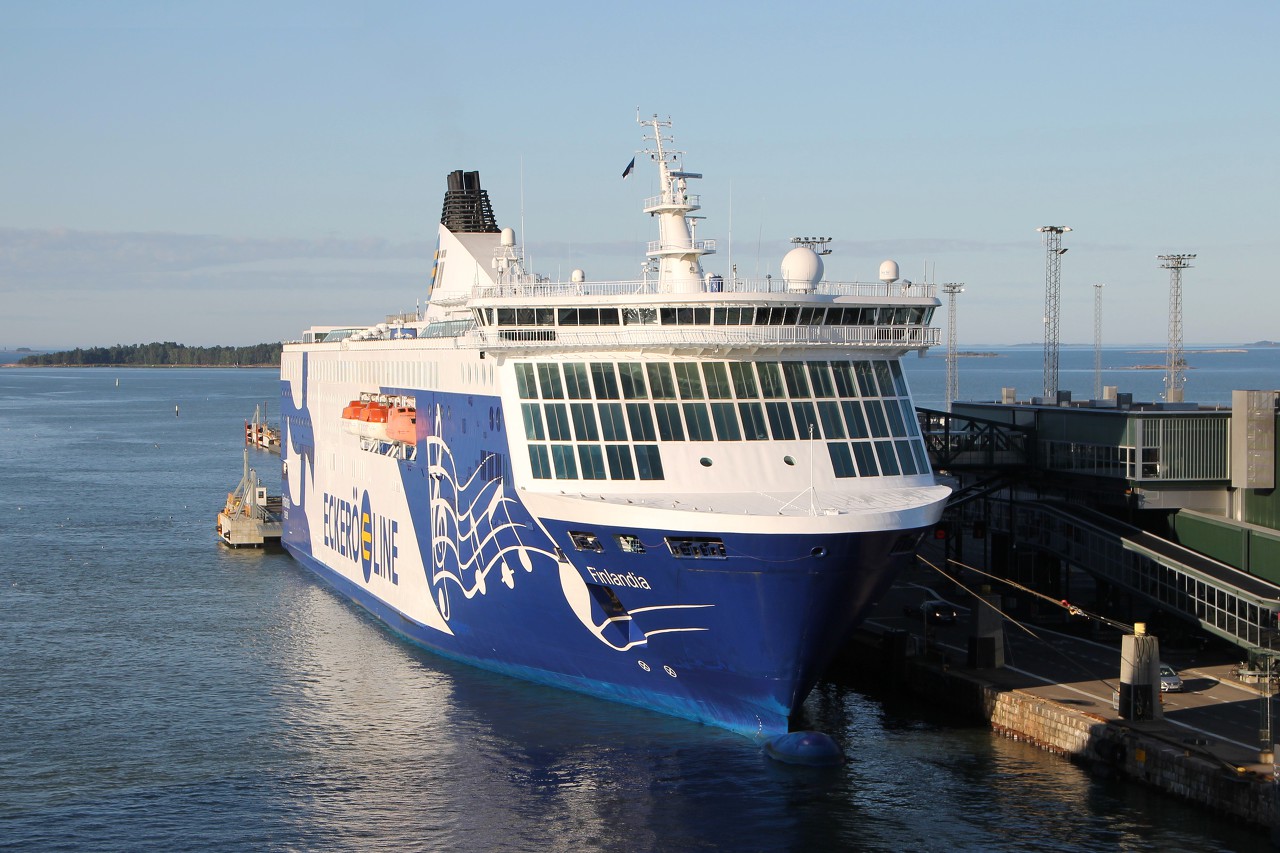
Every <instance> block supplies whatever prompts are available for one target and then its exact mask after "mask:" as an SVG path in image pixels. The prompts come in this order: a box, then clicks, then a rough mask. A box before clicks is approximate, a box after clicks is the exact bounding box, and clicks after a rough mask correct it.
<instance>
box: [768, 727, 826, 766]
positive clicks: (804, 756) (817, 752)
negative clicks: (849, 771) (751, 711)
mask: <svg viewBox="0 0 1280 853" xmlns="http://www.w3.org/2000/svg"><path fill="white" fill-rule="evenodd" d="M764 754H765V755H767V756H769V757H770V758H772V759H773V760H774V761H781V762H783V763H785V764H806V765H808V766H810V767H834V766H836V765H838V764H843V763H844V750H843V749H841V748H840V744H838V743H836V741H835V739H834V738H833V737H831V735H828V734H824V733H823V732H788V733H786V734H785V735H778V736H777V737H775V738H770V739H769V740H767V741H765V744H764Z"/></svg>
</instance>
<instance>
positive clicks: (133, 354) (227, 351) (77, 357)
mask: <svg viewBox="0 0 1280 853" xmlns="http://www.w3.org/2000/svg"><path fill="white" fill-rule="evenodd" d="M280 348H281V344H278V343H276V344H254V345H252V346H247V347H222V346H217V347H189V346H186V345H185V344H177V343H174V342H173V341H166V342H164V343H150V344H127V345H125V344H116V345H115V346H113V347H89V348H88V349H81V348H80V347H76V348H75V349H73V350H67V351H64V352H50V353H44V354H42V355H29V356H27V357H26V358H23V359H21V360H20V361H19V362H18V364H21V365H25V366H27V367H62V366H84V367H96V366H101V365H129V366H137V367H141V366H166V367H167V366H187V367H237V366H244V365H272V366H274V365H279V364H280Z"/></svg>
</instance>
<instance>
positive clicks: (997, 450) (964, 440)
mask: <svg viewBox="0 0 1280 853" xmlns="http://www.w3.org/2000/svg"><path fill="white" fill-rule="evenodd" d="M916 418H917V419H918V420H919V422H920V432H921V434H922V435H923V436H924V443H925V448H926V449H927V450H928V451H929V462H930V464H931V465H933V470H935V471H969V470H975V469H978V470H982V471H988V472H993V471H1017V470H1023V469H1026V468H1029V467H1030V466H1031V465H1032V463H1033V459H1032V454H1033V452H1034V450H1035V430H1034V429H1033V428H1031V427H1027V426H1021V425H1018V424H1009V423H1002V422H1000V421H995V420H989V419H987V418H979V417H973V416H969V415H957V414H952V413H951V412H941V411H937V410H935V409H916Z"/></svg>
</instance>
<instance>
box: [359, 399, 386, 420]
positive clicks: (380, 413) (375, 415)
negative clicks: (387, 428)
mask: <svg viewBox="0 0 1280 853" xmlns="http://www.w3.org/2000/svg"><path fill="white" fill-rule="evenodd" d="M360 420H362V421H364V422H365V423H369V424H385V423H386V422H387V404H386V403H379V402H377V401H375V400H370V401H369V402H368V404H366V405H365V407H364V408H363V409H361V411H360Z"/></svg>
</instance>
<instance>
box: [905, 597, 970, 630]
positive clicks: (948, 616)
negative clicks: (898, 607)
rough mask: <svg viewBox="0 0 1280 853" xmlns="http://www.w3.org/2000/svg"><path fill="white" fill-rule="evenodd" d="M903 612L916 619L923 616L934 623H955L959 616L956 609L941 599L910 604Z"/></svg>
mask: <svg viewBox="0 0 1280 853" xmlns="http://www.w3.org/2000/svg"><path fill="white" fill-rule="evenodd" d="M902 612H903V614H904V615H906V616H911V617H913V618H916V619H921V618H923V619H924V620H925V621H926V622H929V623H930V624H932V625H954V624H955V623H956V618H957V614H956V609H955V608H954V607H952V606H951V605H950V604H948V603H947V602H945V601H942V600H941V599H930V600H929V601H922V602H920V603H919V604H917V605H915V606H911V605H908V606H907V607H904V608H903V609H902Z"/></svg>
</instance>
